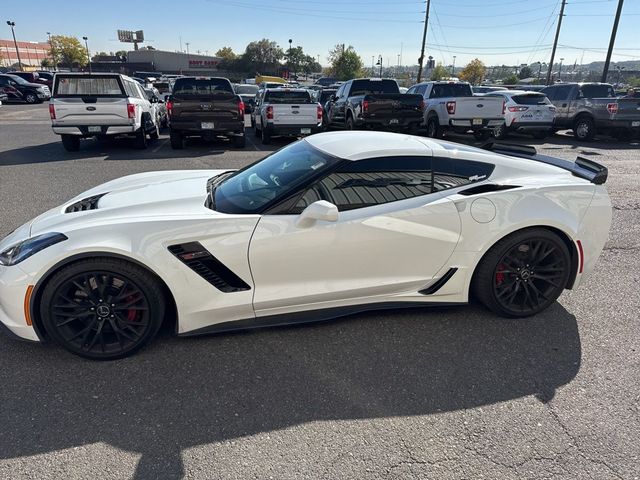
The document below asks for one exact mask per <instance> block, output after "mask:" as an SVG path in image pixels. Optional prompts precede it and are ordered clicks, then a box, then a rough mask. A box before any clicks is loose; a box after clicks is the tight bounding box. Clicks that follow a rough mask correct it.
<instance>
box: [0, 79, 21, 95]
mask: <svg viewBox="0 0 640 480" xmlns="http://www.w3.org/2000/svg"><path fill="white" fill-rule="evenodd" d="M0 92H3V93H6V94H7V95H8V96H9V98H15V99H22V93H20V90H18V84H17V83H16V82H14V81H13V80H11V78H10V77H5V76H0Z"/></svg>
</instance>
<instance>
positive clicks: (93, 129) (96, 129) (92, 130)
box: [89, 127, 102, 133]
mask: <svg viewBox="0 0 640 480" xmlns="http://www.w3.org/2000/svg"><path fill="white" fill-rule="evenodd" d="M100 132H102V127H89V133H100Z"/></svg>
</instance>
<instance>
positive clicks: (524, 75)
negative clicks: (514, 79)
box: [518, 67, 533, 80]
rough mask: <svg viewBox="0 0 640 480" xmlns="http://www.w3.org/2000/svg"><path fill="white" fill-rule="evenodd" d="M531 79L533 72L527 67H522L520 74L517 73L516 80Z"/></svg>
mask: <svg viewBox="0 0 640 480" xmlns="http://www.w3.org/2000/svg"><path fill="white" fill-rule="evenodd" d="M531 77H533V71H532V70H531V69H530V68H529V67H522V68H521V69H520V72H518V78H519V79H521V80H522V79H523V78H531Z"/></svg>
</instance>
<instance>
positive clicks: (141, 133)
mask: <svg viewBox="0 0 640 480" xmlns="http://www.w3.org/2000/svg"><path fill="white" fill-rule="evenodd" d="M133 145H134V146H135V147H136V148H137V149H138V150H144V149H145V148H147V132H145V130H144V125H142V126H141V127H140V129H139V130H138V131H137V132H136V137H135V140H134V141H133Z"/></svg>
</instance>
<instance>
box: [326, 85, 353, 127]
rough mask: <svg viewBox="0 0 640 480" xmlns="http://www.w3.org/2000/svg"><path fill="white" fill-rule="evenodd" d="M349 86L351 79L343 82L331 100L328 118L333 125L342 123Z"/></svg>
mask: <svg viewBox="0 0 640 480" xmlns="http://www.w3.org/2000/svg"><path fill="white" fill-rule="evenodd" d="M350 87H351V81H348V82H346V83H345V84H343V85H342V86H341V87H340V88H339V89H338V91H337V92H336V98H335V100H334V101H332V102H331V112H330V118H331V123H332V124H334V125H344V121H345V115H346V106H347V99H348V98H349V90H350V89H351V88H350Z"/></svg>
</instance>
